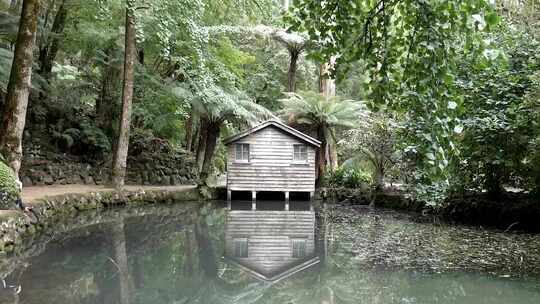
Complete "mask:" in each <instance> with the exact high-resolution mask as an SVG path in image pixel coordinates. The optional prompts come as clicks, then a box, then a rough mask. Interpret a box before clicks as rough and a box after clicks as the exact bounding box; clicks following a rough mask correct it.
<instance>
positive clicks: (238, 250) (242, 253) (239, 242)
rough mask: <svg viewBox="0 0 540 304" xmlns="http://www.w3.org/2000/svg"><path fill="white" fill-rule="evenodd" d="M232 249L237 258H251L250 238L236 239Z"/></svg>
mask: <svg viewBox="0 0 540 304" xmlns="http://www.w3.org/2000/svg"><path fill="white" fill-rule="evenodd" d="M244 244H245V245H244ZM237 246H239V247H237ZM244 247H245V248H244ZM232 249H233V256H234V257H235V258H239V259H242V258H248V257H249V240H248V238H234V239H233V248H232Z"/></svg>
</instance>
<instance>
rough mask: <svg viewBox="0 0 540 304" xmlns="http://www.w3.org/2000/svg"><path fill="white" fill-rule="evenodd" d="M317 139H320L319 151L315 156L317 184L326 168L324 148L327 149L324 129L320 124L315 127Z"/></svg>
mask: <svg viewBox="0 0 540 304" xmlns="http://www.w3.org/2000/svg"><path fill="white" fill-rule="evenodd" d="M317 139H318V140H319V141H321V146H320V148H319V151H318V153H317V157H316V163H317V184H320V182H321V180H322V177H323V176H324V171H325V168H326V149H328V147H327V145H328V144H327V141H326V135H325V130H324V127H323V126H320V127H318V129H317Z"/></svg>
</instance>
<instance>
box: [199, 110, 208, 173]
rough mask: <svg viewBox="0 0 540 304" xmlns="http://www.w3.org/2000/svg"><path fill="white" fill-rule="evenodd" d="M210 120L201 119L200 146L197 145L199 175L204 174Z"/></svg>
mask: <svg viewBox="0 0 540 304" xmlns="http://www.w3.org/2000/svg"><path fill="white" fill-rule="evenodd" d="M208 125H209V123H208V120H207V119H206V118H203V117H201V119H200V131H199V144H198V145H197V169H198V172H199V174H200V173H201V172H202V168H203V164H204V154H205V152H206V143H207V142H208Z"/></svg>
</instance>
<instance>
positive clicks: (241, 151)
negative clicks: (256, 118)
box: [235, 144, 249, 162]
mask: <svg viewBox="0 0 540 304" xmlns="http://www.w3.org/2000/svg"><path fill="white" fill-rule="evenodd" d="M235 160H237V161H245V162H247V161H249V144H236V156H235Z"/></svg>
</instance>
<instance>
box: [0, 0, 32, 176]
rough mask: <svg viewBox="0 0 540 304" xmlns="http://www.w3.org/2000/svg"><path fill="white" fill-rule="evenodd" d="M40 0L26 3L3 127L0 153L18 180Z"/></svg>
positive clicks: (16, 46) (29, 0)
mask: <svg viewBox="0 0 540 304" xmlns="http://www.w3.org/2000/svg"><path fill="white" fill-rule="evenodd" d="M40 5H41V1H40V0H24V3H23V7H22V13H21V20H20V24H19V33H18V34H17V42H16V43H15V53H14V56H13V64H12V66H11V74H10V78H9V83H8V88H7V96H6V101H5V104H4V106H3V113H2V125H1V128H0V153H1V154H2V155H3V156H4V157H5V159H6V161H7V163H8V165H9V166H10V167H11V168H12V169H13V171H14V172H15V176H16V177H17V178H18V177H19V169H20V168H21V160H22V136H23V131H24V124H25V120H26V109H27V107H28V95H29V94H30V82H31V79H32V60H33V54H32V50H33V49H34V44H35V40H36V31H37V21H38V15H39V8H40Z"/></svg>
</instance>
